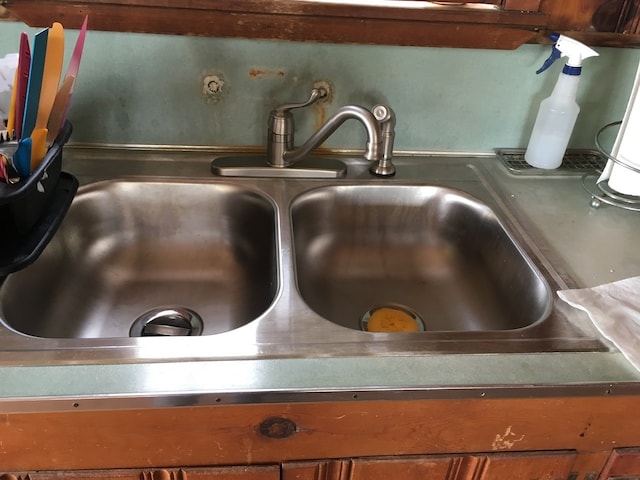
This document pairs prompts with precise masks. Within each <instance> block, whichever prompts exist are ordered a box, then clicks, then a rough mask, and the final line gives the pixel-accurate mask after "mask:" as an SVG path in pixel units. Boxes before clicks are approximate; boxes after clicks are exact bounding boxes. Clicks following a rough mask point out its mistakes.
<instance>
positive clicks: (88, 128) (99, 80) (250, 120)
mask: <svg viewBox="0 0 640 480" xmlns="http://www.w3.org/2000/svg"><path fill="white" fill-rule="evenodd" d="M89 25H90V23H89ZM21 31H26V32H28V33H29V34H30V35H32V34H33V33H34V32H35V31H36V30H34V29H30V28H28V27H25V26H24V25H23V24H21V23H15V22H0V56H4V54H6V53H10V52H16V51H17V47H18V37H19V34H20V32H21ZM76 37H77V31H75V30H73V31H68V32H67V42H66V55H67V56H66V59H67V60H66V61H68V58H69V57H70V55H71V52H72V50H73V44H74V42H75V39H76ZM597 50H598V51H599V52H600V54H601V56H600V57H599V58H595V59H589V60H587V61H586V62H585V68H584V73H583V78H582V82H581V85H580V91H579V96H578V103H579V104H580V106H581V108H582V111H581V114H580V117H579V119H578V123H577V125H576V129H575V131H574V135H573V138H572V141H571V145H572V146H574V147H592V146H593V136H594V134H595V132H596V131H597V130H598V128H599V127H600V126H602V125H603V124H605V123H608V122H611V121H615V120H619V119H621V117H622V115H623V113H624V110H625V107H626V103H627V100H628V96H629V92H630V90H631V86H632V84H633V79H634V76H635V72H636V69H637V67H638V61H639V59H640V51H639V50H634V49H613V48H597ZM548 51H549V47H546V46H539V45H524V46H522V47H520V48H519V49H517V50H515V51H500V50H472V49H444V48H418V47H388V46H367V45H333V44H315V43H295V42H279V41H262V40H260V41H258V40H242V39H219V38H196V37H181V36H164V35H144V34H128V33H109V32H94V31H89V32H88V34H87V40H86V43H85V52H84V57H83V61H82V65H81V68H80V75H79V78H78V83H77V86H76V90H75V93H74V97H73V105H72V108H71V111H70V113H69V118H70V120H71V121H72V123H73V125H74V134H73V137H72V141H74V142H90V143H104V142H108V143H119V144H120V143H125V144H172V145H173V144H179V145H233V146H242V145H249V146H255V145H264V143H265V139H266V119H267V115H268V113H269V111H270V110H271V108H273V107H274V106H276V105H278V104H280V103H287V102H291V101H301V100H303V99H305V98H306V96H307V95H308V92H309V90H310V89H311V87H312V85H313V83H314V81H318V80H326V81H328V82H330V84H331V85H332V86H333V88H334V99H333V101H332V103H330V104H328V105H326V106H325V107H323V108H309V109H308V110H306V111H298V112H297V113H296V121H297V126H298V132H297V143H301V142H302V141H304V140H305V139H306V137H307V136H308V134H309V132H310V131H311V129H312V128H314V126H317V124H318V123H319V122H320V121H321V120H322V119H323V118H326V116H328V115H330V114H331V112H332V111H333V110H334V109H335V108H337V107H339V106H340V105H343V104H347V103H355V104H361V105H365V106H372V105H374V104H376V103H387V104H389V105H390V106H391V107H392V108H393V109H394V110H395V111H396V116H397V136H396V147H397V149H400V150H453V151H489V150H491V149H493V148H494V147H524V146H526V143H527V140H528V135H529V133H530V131H531V127H532V125H533V121H534V119H535V115H536V112H537V107H538V103H539V101H540V100H541V99H542V98H544V97H546V96H547V95H548V94H549V93H550V92H551V89H552V88H553V85H554V83H555V80H556V78H557V75H558V73H559V71H560V69H561V65H560V63H561V62H556V65H555V66H554V67H553V68H552V69H550V70H549V71H547V72H545V74H542V75H536V74H535V71H536V69H537V68H538V67H539V66H540V65H541V64H542V62H543V61H544V59H545V58H546V57H547V55H548ZM66 61H65V62H66ZM210 74H214V75H218V76H219V77H221V78H222V79H223V81H224V85H223V90H222V95H221V97H220V98H219V99H218V100H217V101H213V100H211V99H210V98H207V97H205V95H204V94H203V93H202V87H203V79H204V77H205V76H207V75H210ZM363 139H364V131H363V129H362V127H361V126H360V125H358V124H357V122H354V121H349V122H347V123H346V124H345V125H344V127H343V128H341V129H340V130H339V131H338V132H337V133H336V134H335V135H334V136H333V137H332V138H331V139H330V140H329V141H328V142H327V145H328V146H332V147H345V148H352V147H361V146H362V143H363V141H364V140H363Z"/></svg>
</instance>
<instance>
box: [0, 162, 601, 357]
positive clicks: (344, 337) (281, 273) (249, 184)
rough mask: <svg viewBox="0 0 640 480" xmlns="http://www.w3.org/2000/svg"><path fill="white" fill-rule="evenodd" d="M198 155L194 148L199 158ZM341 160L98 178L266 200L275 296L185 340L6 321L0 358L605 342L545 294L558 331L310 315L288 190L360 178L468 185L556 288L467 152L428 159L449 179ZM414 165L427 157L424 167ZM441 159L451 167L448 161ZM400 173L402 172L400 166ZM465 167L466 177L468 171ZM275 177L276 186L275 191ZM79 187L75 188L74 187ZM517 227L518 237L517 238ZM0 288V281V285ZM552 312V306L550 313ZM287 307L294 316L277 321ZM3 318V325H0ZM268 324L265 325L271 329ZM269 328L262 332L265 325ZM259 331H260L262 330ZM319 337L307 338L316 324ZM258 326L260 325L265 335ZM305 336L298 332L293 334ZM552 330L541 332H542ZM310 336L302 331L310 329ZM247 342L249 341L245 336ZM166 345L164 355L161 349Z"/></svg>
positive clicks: (559, 347) (584, 346) (426, 350)
mask: <svg viewBox="0 0 640 480" xmlns="http://www.w3.org/2000/svg"><path fill="white" fill-rule="evenodd" d="M199 155H201V154H199ZM342 160H343V161H345V162H346V163H347V164H348V169H349V170H348V176H347V178H345V179H341V180H305V181H291V182H289V181H287V180H275V181H274V180H273V179H245V178H241V179H233V180H229V179H226V178H225V179H220V178H210V177H202V176H189V175H187V176H184V177H180V178H173V177H171V178H169V177H162V176H155V175H148V174H145V175H138V176H133V177H129V176H122V175H116V179H115V180H108V181H136V182H138V181H160V182H170V183H173V182H187V183H190V182H196V183H214V184H233V185H241V186H242V187H243V188H250V189H252V190H254V191H256V192H259V193H260V194H261V195H263V196H265V197H266V198H269V199H270V201H272V202H273V203H274V205H275V206H276V213H275V217H276V222H278V228H277V229H276V232H277V242H278V249H279V252H280V253H279V256H278V259H277V262H278V274H277V275H278V282H279V285H278V287H277V289H276V292H275V297H274V300H273V302H272V304H271V305H270V306H269V308H268V309H267V310H266V311H265V312H264V313H263V314H262V315H260V316H259V317H258V318H256V319H254V320H253V321H251V322H249V323H248V324H246V325H244V326H241V327H239V328H237V329H235V330H232V331H229V332H223V333H219V334H216V335H210V336H200V337H189V338H168V339H167V338H111V339H49V338H40V337H31V336H28V335H24V334H21V333H19V332H16V331H14V330H12V329H11V328H10V327H8V326H7V325H0V364H14V363H23V364H24V363H26V364H29V363H42V362H46V363H51V362H53V363H63V364H64V363H69V362H77V361H78V359H79V358H81V359H82V360H81V361H82V362H86V363H105V362H114V361H116V362H148V361H166V360H168V359H173V360H181V361H182V360H193V359H221V360H225V359H260V358H308V357H323V356H337V357H340V356H344V357H349V356H362V355H365V356H366V355H416V354H420V355H422V354H438V353H511V352H536V353H537V352H551V351H602V350H606V347H605V346H603V344H602V343H601V342H600V340H599V339H598V338H595V337H592V336H590V335H589V334H588V333H584V332H581V331H579V330H578V329H576V328H575V326H574V325H573V324H571V322H566V321H565V320H566V319H565V317H566V316H567V312H566V311H562V306H561V305H559V304H558V301H557V299H554V305H553V306H550V307H549V308H550V309H551V308H553V311H552V312H551V315H550V316H549V317H548V318H549V319H555V320H554V321H556V320H557V321H559V322H561V323H562V325H563V328H564V327H566V329H565V330H563V329H560V330H559V331H556V329H555V328H554V329H550V330H549V329H545V328H541V324H542V326H544V324H546V322H547V320H542V321H541V322H539V323H538V324H535V325H529V326H526V327H522V328H520V329H514V330H509V331H489V332H474V333H472V334H467V333H466V332H456V334H455V335H452V334H450V333H448V332H431V334H430V335H426V336H424V335H422V334H421V335H422V336H420V335H416V334H405V333H391V334H386V333H370V332H362V331H350V330H349V329H347V328H345V327H341V326H339V325H334V324H330V323H329V322H328V321H327V320H326V319H324V318H322V317H320V316H319V315H317V314H315V313H314V312H313V311H311V310H310V309H309V308H308V306H307V305H306V304H305V302H304V301H303V300H302V299H301V296H300V292H299V291H298V288H297V282H296V281H295V266H294V265H293V262H292V259H291V255H289V253H290V252H289V249H290V248H291V244H292V243H291V235H292V233H291V218H290V215H289V214H287V212H288V211H290V210H289V209H288V205H290V202H291V201H292V200H293V199H294V198H296V197H297V196H298V195H300V194H302V193H304V192H307V191H309V190H311V189H314V188H322V187H326V186H333V185H336V184H339V185H361V184H362V182H363V180H362V179H364V180H366V182H367V183H368V184H370V185H379V186H384V185H388V184H393V185H402V186H407V187H413V186H424V185H425V184H431V183H434V184H437V185H445V186H447V187H452V188H458V189H460V190H462V191H464V192H467V193H469V189H470V190H472V192H471V193H470V194H471V195H473V196H476V197H478V195H474V193H473V190H474V189H476V190H478V191H481V192H482V195H480V196H479V198H480V200H481V201H483V202H484V203H487V204H488V205H489V206H490V207H491V208H492V209H494V211H495V212H496V214H497V215H498V217H499V218H500V221H501V222H504V227H505V229H506V230H507V231H508V232H509V234H510V235H512V236H514V237H515V240H516V244H517V245H518V246H519V248H522V249H523V250H524V252H525V253H526V257H527V258H529V259H531V261H532V262H533V264H534V265H535V266H536V268H538V269H539V270H540V271H541V272H542V275H543V276H544V278H545V279H546V280H547V283H548V284H549V288H550V290H551V291H553V290H555V289H557V288H560V287H562V285H559V284H558V283H557V279H558V278H559V277H560V276H559V275H558V274H557V273H556V272H554V271H551V272H548V271H547V268H546V267H548V265H547V264H546V263H548V262H546V259H545V258H544V257H542V258H540V257H539V255H538V252H536V251H534V250H532V249H531V248H530V245H531V243H532V240H531V239H530V238H525V237H526V232H525V230H524V228H523V227H522V226H521V224H520V223H519V222H518V221H517V219H516V218H515V216H513V215H512V214H510V212H509V210H508V209H506V210H505V208H506V205H505V204H504V199H503V198H501V197H500V195H499V192H497V191H496V187H495V185H493V184H492V182H491V181H490V178H489V175H487V174H486V173H485V172H483V170H482V166H481V165H480V163H481V162H482V161H486V159H481V160H480V162H476V161H474V159H473V158H461V159H459V160H458V161H452V159H446V160H444V161H440V162H439V163H438V162H436V165H439V166H437V168H436V170H437V169H438V168H440V169H442V170H443V171H450V169H451V167H454V170H455V169H456V168H457V169H462V170H461V171H464V172H466V173H465V175H469V176H470V177H473V178H466V177H465V178H462V179H460V178H458V176H457V174H455V172H454V173H453V174H451V176H453V177H456V178H455V179H451V178H444V179H443V178H442V177H441V176H440V177H438V176H437V175H436V177H437V178H426V179H424V178H423V179H420V180H417V179H416V178H415V175H414V172H415V171H422V169H424V168H426V167H428V169H433V168H434V164H433V163H431V162H430V161H429V160H425V159H424V158H416V157H413V156H408V157H399V158H398V159H397V164H398V166H399V172H400V174H399V175H397V176H396V178H394V179H375V178H372V177H370V176H368V174H367V173H366V169H367V168H368V164H367V163H366V162H362V161H358V160H356V159H349V158H347V159H342ZM422 162H428V165H426V166H425V164H423V163H422ZM450 163H451V165H449V164H450ZM403 171H404V172H406V176H405V177H403V175H402V172H403ZM470 171H471V172H473V174H472V175H471V174H470V173H469V172H470ZM284 182H287V183H286V187H285V188H283V185H284ZM82 188H85V187H81V189H82ZM523 232H524V233H525V235H523ZM0 288H1V285H0ZM558 308H560V310H561V311H558ZM292 312H295V314H296V318H295V323H296V325H297V327H296V328H298V327H299V328H298V329H296V328H293V327H292V325H293V322H294V319H292V318H286V317H288V316H290V315H291V314H292ZM2 323H4V322H2ZM274 324H275V325H274ZM274 326H275V328H272V327H274ZM267 327H269V329H267ZM321 328H322V329H324V330H325V333H323V335H321V336H319V337H318V336H317V333H318V331H319V329H321ZM267 330H268V331H267ZM303 331H304V332H306V333H302V332H303ZM550 331H551V332H552V333H553V335H554V336H550V335H549V332H550ZM310 333H311V335H310ZM248 338H250V339H252V341H250V342H248V341H247V339H248ZM169 346H171V352H170V353H167V348H168V347H169Z"/></svg>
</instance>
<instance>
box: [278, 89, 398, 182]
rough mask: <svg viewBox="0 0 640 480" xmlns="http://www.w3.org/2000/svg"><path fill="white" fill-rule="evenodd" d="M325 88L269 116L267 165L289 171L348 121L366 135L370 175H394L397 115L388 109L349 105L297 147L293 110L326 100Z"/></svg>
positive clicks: (316, 90) (365, 154)
mask: <svg viewBox="0 0 640 480" xmlns="http://www.w3.org/2000/svg"><path fill="white" fill-rule="evenodd" d="M326 96H327V91H326V90H325V89H324V88H314V89H313V90H312V91H311V95H310V96H309V98H308V99H307V100H306V101H305V102H302V103H290V104H285V105H280V106H279V107H276V108H275V109H273V110H272V111H271V114H270V115H269V133H268V144H267V162H268V163H269V165H270V166H272V167H276V168H286V167H289V166H291V165H293V164H294V163H295V162H297V161H299V160H301V159H303V158H304V157H306V156H307V155H309V154H310V153H311V152H312V151H313V150H315V149H316V148H317V147H318V146H320V145H321V144H322V143H323V142H324V141H325V140H326V139H327V138H329V136H331V134H333V133H334V132H335V131H336V130H337V129H338V127H340V125H342V124H343V123H344V122H345V121H346V120H349V119H355V120H358V121H359V122H360V123H362V125H363V126H364V128H365V130H366V131H367V137H368V138H367V143H366V145H365V153H364V158H366V159H367V160H370V161H371V162H373V163H372V165H371V167H370V169H369V170H370V171H371V173H373V174H374V175H379V176H390V175H393V174H395V167H394V165H393V161H392V159H393V140H394V136H395V114H394V112H393V110H391V108H390V107H388V106H386V105H376V106H375V107H373V109H372V110H368V109H367V108H364V107H361V106H358V105H346V106H343V107H341V108H339V109H338V110H337V111H336V112H335V113H334V114H333V116H331V118H329V119H328V120H327V121H326V122H325V124H324V125H322V126H321V127H320V128H319V129H318V130H317V131H316V132H315V133H314V134H313V135H311V137H309V139H308V140H307V141H306V142H305V143H304V144H303V145H301V146H300V147H298V148H295V144H294V122H293V114H292V113H291V110H293V109H296V108H303V107H307V106H309V105H312V104H314V103H315V102H317V101H318V100H320V99H322V98H325V97H326Z"/></svg>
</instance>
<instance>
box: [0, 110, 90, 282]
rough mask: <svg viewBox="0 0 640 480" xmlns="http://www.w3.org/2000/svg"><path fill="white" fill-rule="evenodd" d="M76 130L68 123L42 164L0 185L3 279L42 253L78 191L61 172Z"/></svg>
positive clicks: (0, 269)
mask: <svg viewBox="0 0 640 480" xmlns="http://www.w3.org/2000/svg"><path fill="white" fill-rule="evenodd" d="M72 130H73V128H72V126H71V123H69V122H66V123H65V125H64V128H63V129H62V131H61V132H60V134H59V135H58V138H57V139H56V140H55V142H54V143H53V145H51V147H50V148H49V150H48V151H47V154H46V155H45V157H44V159H43V160H42V162H41V163H40V165H39V166H38V167H37V168H36V169H35V170H34V171H33V173H32V174H31V175H29V177H27V178H25V179H22V180H20V182H18V183H15V184H10V183H0V232H2V233H1V234H0V276H2V275H7V274H9V273H12V272H15V271H17V270H20V269H22V268H24V267H26V266H28V265H29V264H31V263H32V262H33V261H35V259H36V258H38V256H39V255H40V253H42V250H44V248H45V247H46V245H47V244H48V243H49V241H50V240H51V237H53V234H54V233H55V232H56V230H57V229H58V227H59V226H60V223H61V222H62V219H63V218H64V216H65V215H66V213H67V210H68V209H69V206H70V205H71V201H72V200H73V197H74V196H75V194H76V191H77V189H78V181H77V180H76V178H75V177H73V175H70V174H68V173H65V172H62V171H61V170H62V147H63V146H64V144H65V143H66V142H67V140H69V137H70V136H71V132H72Z"/></svg>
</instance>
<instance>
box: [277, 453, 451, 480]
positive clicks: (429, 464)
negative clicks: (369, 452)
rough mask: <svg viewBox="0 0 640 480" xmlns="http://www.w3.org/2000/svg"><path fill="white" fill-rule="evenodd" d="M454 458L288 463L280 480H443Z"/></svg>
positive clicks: (401, 458)
mask: <svg viewBox="0 0 640 480" xmlns="http://www.w3.org/2000/svg"><path fill="white" fill-rule="evenodd" d="M455 460H456V459H454V457H436V456H434V457H431V456H424V457H379V458H372V459H351V460H321V461H318V462H291V463H285V464H284V465H283V466H282V480H393V479H402V480H425V479H429V480H447V479H448V478H449V477H448V474H449V471H450V470H451V468H452V466H453V463H454V461H455Z"/></svg>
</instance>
